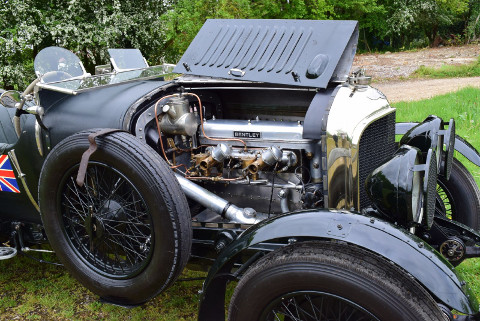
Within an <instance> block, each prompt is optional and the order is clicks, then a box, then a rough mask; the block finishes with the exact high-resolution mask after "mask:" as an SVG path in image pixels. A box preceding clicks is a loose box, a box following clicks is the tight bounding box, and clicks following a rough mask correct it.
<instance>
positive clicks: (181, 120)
mask: <svg viewBox="0 0 480 321" xmlns="http://www.w3.org/2000/svg"><path fill="white" fill-rule="evenodd" d="M162 112H163V114H162V115H163V117H162V118H161V120H160V128H161V130H162V132H163V133H166V134H171V135H185V136H193V135H195V133H196V132H197V127H198V121H197V118H196V117H195V115H194V114H193V113H191V112H190V105H189V103H188V100H187V99H186V98H184V97H181V96H179V97H172V98H170V100H169V101H168V102H167V103H166V104H165V105H163V106H162Z"/></svg>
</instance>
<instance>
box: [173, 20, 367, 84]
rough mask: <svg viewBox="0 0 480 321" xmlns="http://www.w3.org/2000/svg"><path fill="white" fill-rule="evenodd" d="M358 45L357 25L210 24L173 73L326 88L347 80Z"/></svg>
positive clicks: (315, 22) (301, 22)
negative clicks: (330, 84) (330, 83)
mask: <svg viewBox="0 0 480 321" xmlns="http://www.w3.org/2000/svg"><path fill="white" fill-rule="evenodd" d="M357 41H358V23H357V22H356V21H331V20H327V21H318V20H254V19H251V20H238V19H211V20H207V21H206V22H205V24H204V25H203V27H202V29H200V31H199V33H198V34H197V36H196V37H195V39H194V40H193V41H192V43H191V44H190V46H189V47H188V49H187V51H186V52H185V54H184V55H183V57H182V59H181V60H180V62H179V63H178V64H177V66H176V67H175V69H174V72H176V73H183V74H191V75H198V76H209V77H215V78H225V79H237V80H248V81H258V82H266V83H275V84H285V85H291V86H301V87H315V88H326V87H327V86H328V83H329V82H341V81H345V80H346V78H347V75H348V73H349V71H350V68H351V66H352V62H353V58H354V56H355V52H356V49H357Z"/></svg>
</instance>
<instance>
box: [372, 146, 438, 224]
mask: <svg viewBox="0 0 480 321" xmlns="http://www.w3.org/2000/svg"><path fill="white" fill-rule="evenodd" d="M422 159H423V157H422V153H421V151H420V150H419V149H418V148H415V147H412V146H409V145H402V146H401V147H400V148H399V149H398V150H397V152H396V153H395V154H394V156H393V157H392V158H391V159H390V160H389V161H387V162H386V163H385V164H383V165H382V166H380V167H378V168H377V169H375V170H374V171H373V172H372V173H371V174H370V175H369V176H368V177H367V179H366V182H365V187H366V189H367V194H368V196H369V197H370V199H371V200H372V202H373V203H374V205H375V206H376V207H377V208H378V209H379V210H380V211H381V212H382V213H384V214H385V215H387V216H389V217H390V218H391V219H392V220H393V221H394V222H398V223H399V224H402V225H404V226H412V225H415V224H423V225H425V226H426V227H427V228H430V227H431V225H432V223H433V214H434V212H435V195H436V184H437V163H436V156H435V151H434V150H433V149H430V150H428V152H427V157H426V162H425V163H422Z"/></svg>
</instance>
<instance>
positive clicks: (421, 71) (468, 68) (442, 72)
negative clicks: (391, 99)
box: [411, 56, 480, 78]
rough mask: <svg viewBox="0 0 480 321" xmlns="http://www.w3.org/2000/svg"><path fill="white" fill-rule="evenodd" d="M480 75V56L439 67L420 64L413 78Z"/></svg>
mask: <svg viewBox="0 0 480 321" xmlns="http://www.w3.org/2000/svg"><path fill="white" fill-rule="evenodd" d="M478 76H480V56H479V57H478V58H477V61H475V62H472V63H470V64H464V65H443V66H440V67H438V68H435V67H426V66H423V65H422V66H420V67H419V68H418V69H417V70H415V72H414V73H413V74H412V76H411V77H412V78H454V77H478Z"/></svg>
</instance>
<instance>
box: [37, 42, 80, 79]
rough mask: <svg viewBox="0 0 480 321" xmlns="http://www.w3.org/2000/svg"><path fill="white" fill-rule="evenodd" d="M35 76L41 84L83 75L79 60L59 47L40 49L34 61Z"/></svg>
mask: <svg viewBox="0 0 480 321" xmlns="http://www.w3.org/2000/svg"><path fill="white" fill-rule="evenodd" d="M34 68H35V74H36V75H37V77H41V78H42V80H43V82H53V81H59V80H65V79H69V78H75V77H80V76H82V75H83V74H84V71H83V68H82V65H81V62H80V59H79V58H78V57H77V56H76V55H75V54H74V53H73V52H71V51H69V50H67V49H64V48H60V47H47V48H45V49H42V50H41V51H40V52H39V53H38V54H37V56H36V57H35V61H34Z"/></svg>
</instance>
